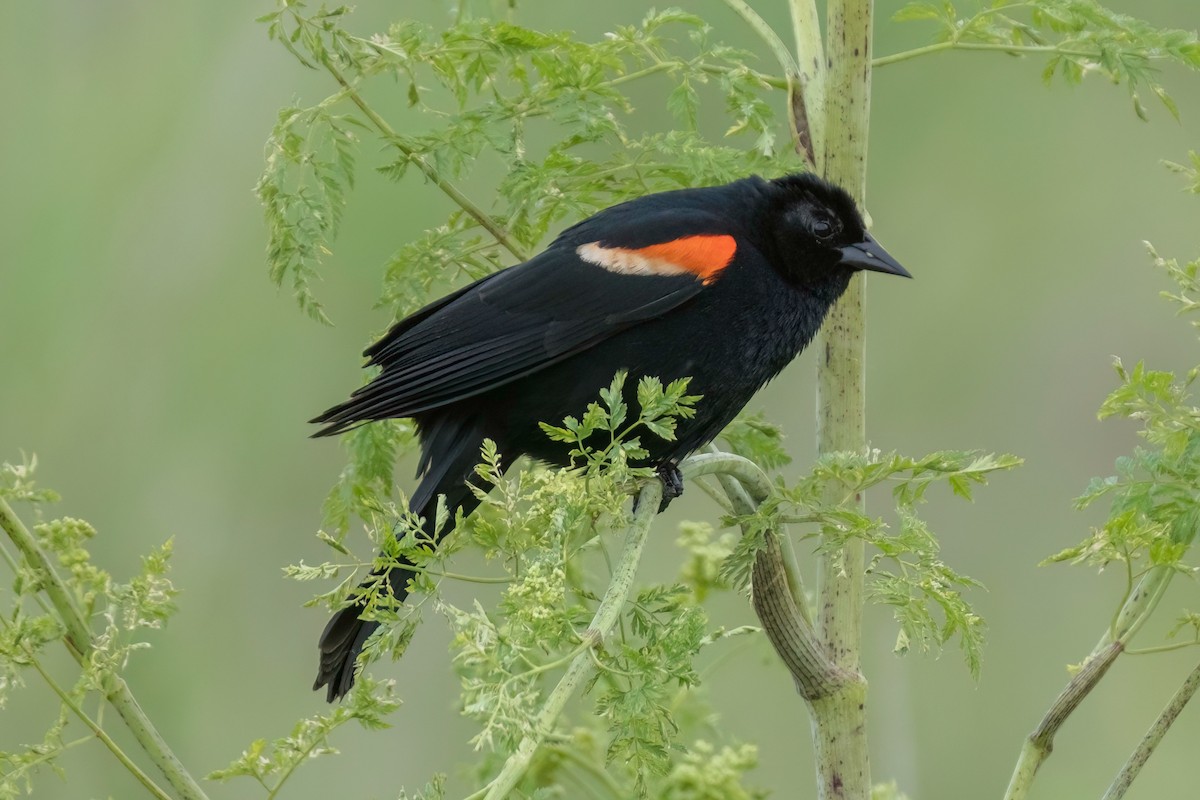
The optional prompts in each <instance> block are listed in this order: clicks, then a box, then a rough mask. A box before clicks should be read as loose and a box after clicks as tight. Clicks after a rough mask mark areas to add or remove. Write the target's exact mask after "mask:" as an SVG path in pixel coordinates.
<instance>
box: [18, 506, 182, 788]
mask: <svg viewBox="0 0 1200 800" xmlns="http://www.w3.org/2000/svg"><path fill="white" fill-rule="evenodd" d="M0 502H4V501H3V500H2V499H0ZM0 625H3V626H4V627H5V628H8V627H9V625H10V623H9V622H8V620H6V619H3V618H0ZM24 649H25V656H26V658H27V659H28V660H29V664H30V666H32V667H33V668H34V670H35V671H36V672H37V673H38V675H41V676H42V680H43V681H45V683H46V685H47V686H49V687H50V689H51V691H53V692H54V693H55V694H56V695H58V699H59V700H61V701H62V704H63V705H64V706H66V707H67V708H68V709H70V711H71V713H72V714H74V715H75V716H76V717H78V718H79V721H80V722H82V723H83V724H84V725H85V726H87V728H88V730H90V731H91V732H92V735H93V736H95V737H96V738H97V739H99V740H100V742H101V744H103V745H104V746H105V747H107V748H108V750H109V752H111V753H112V754H113V756H114V757H115V758H116V759H117V761H119V762H120V763H121V766H123V767H125V769H127V770H129V773H130V774H131V775H133V777H134V778H135V779H137V782H138V783H140V784H142V786H144V787H145V788H146V790H147V791H148V792H150V794H152V795H154V796H155V797H157V798H159V800H171V796H170V795H168V794H167V793H166V792H164V791H163V790H162V789H161V788H160V787H159V786H158V785H157V784H156V783H155V782H154V781H153V780H151V778H150V776H149V775H147V774H146V773H145V772H143V771H142V769H141V767H139V766H138V765H137V764H135V763H134V762H133V759H131V758H130V757H129V756H128V755H127V754H126V753H125V751H124V750H122V749H121V747H120V745H118V744H117V743H116V742H115V741H113V739H112V737H111V736H109V735H108V734H107V733H106V732H105V731H104V729H103V728H102V727H100V725H99V723H97V722H96V721H95V720H93V719H92V718H91V717H90V716H88V714H87V712H86V711H84V710H83V707H82V706H80V705H79V703H78V702H76V700H75V698H73V697H71V695H70V694H69V693H68V692H67V691H66V690H65V689H63V688H62V687H61V686H59V685H58V681H56V680H54V676H53V675H51V674H50V673H49V672H47V671H46V669H45V668H44V667H43V666H42V664H41V662H40V661H39V660H38V658H37V654H36V653H34V651H33V649H32V648H30V647H28V646H26V647H25V648H24Z"/></svg>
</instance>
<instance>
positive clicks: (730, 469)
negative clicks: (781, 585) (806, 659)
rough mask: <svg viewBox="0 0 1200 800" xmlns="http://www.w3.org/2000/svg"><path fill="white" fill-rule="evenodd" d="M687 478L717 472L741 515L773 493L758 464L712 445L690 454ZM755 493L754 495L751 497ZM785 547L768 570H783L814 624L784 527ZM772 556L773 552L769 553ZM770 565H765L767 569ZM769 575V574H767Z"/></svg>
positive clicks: (799, 607) (796, 602)
mask: <svg viewBox="0 0 1200 800" xmlns="http://www.w3.org/2000/svg"><path fill="white" fill-rule="evenodd" d="M680 472H682V473H683V475H684V477H685V478H688V479H694V478H697V477H699V476H701V475H705V474H715V475H716V476H717V479H718V480H719V481H720V482H721V488H722V489H724V491H725V494H726V496H727V497H728V498H729V502H730V504H731V505H732V506H733V510H734V511H735V512H737V513H738V514H753V513H754V511H755V509H756V508H757V507H758V505H759V504H760V503H761V502H762V501H763V500H765V499H766V498H767V497H768V496H769V495H770V493H771V481H770V479H769V478H767V476H766V473H764V472H763V471H762V469H760V468H759V466H758V465H757V464H755V463H754V462H753V461H750V460H749V459H746V458H742V457H741V456H739V455H736V454H734V453H725V452H722V451H721V450H720V449H718V448H717V446H716V445H712V444H710V445H709V446H708V452H706V453H703V454H698V455H693V456H690V457H689V458H687V459H685V460H684V462H683V463H682V464H681V465H680ZM751 495H753V496H751ZM776 538H777V539H778V542H779V547H780V549H781V551H782V552H781V554H780V561H779V562H778V564H777V567H776V566H774V565H773V566H771V567H770V568H769V569H766V572H767V573H773V572H775V571H776V569H777V568H778V570H781V571H782V574H783V575H784V577H785V579H786V582H787V590H788V593H789V594H790V595H791V599H792V605H793V606H794V607H795V609H796V612H797V613H798V614H799V615H800V618H801V622H803V623H804V624H805V625H807V626H808V628H810V629H811V628H812V627H813V622H812V615H811V614H810V613H809V609H808V597H807V595H806V593H805V591H804V578H803V576H802V575H801V574H800V566H799V564H798V563H797V561H796V551H795V548H794V547H793V546H792V539H791V537H790V536H788V535H787V531H786V530H783V529H781V530H780V531H778V536H777V537H776ZM766 557H767V558H771V556H770V555H767V556H766ZM765 566H766V565H764V568H765ZM764 577H765V575H764Z"/></svg>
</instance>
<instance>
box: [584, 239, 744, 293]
mask: <svg viewBox="0 0 1200 800" xmlns="http://www.w3.org/2000/svg"><path fill="white" fill-rule="evenodd" d="M736 252H737V241H736V240H735V239H734V238H733V237H732V236H728V235H726V234H700V235H696V236H681V237H680V238H678V239H672V240H671V241H669V242H663V243H662V244H652V245H649V246H647V247H638V248H626V247H602V246H601V245H600V243H599V242H591V243H589V244H584V245H580V246H579V247H578V248H577V249H576V253H578V254H579V257H580V258H582V259H583V260H584V261H587V262H588V263H590V264H595V265H596V266H599V267H603V268H604V269H607V270H609V271H610V272H617V273H621V274H623V275H687V274H690V275H694V276H696V277H697V278H699V279H700V280H702V281H703V282H704V283H705V284H709V283H712V282H713V281H714V280H716V279H717V276H718V275H720V273H721V270H723V269H725V268H726V267H727V266H729V262H731V261H733V256H734V254H735V253H736Z"/></svg>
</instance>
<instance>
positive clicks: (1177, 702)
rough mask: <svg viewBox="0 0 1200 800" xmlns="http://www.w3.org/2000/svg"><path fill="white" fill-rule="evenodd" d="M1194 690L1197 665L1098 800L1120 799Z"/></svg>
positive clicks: (1198, 682)
mask: <svg viewBox="0 0 1200 800" xmlns="http://www.w3.org/2000/svg"><path fill="white" fill-rule="evenodd" d="M1197 689H1200V664H1198V665H1196V668H1195V669H1193V670H1192V671H1191V673H1190V674H1189V675H1188V676H1187V679H1186V680H1184V682H1183V685H1182V686H1180V687H1179V689H1178V691H1176V692H1175V695H1174V696H1173V697H1172V698H1171V700H1170V701H1169V702H1168V703H1167V705H1166V707H1165V708H1163V710H1162V712H1161V713H1160V714H1159V715H1158V718H1157V719H1156V720H1154V724H1153V725H1151V726H1150V729H1149V730H1148V731H1146V735H1145V736H1143V737H1142V741H1141V742H1139V743H1138V746H1137V748H1136V749H1135V750H1134V751H1133V753H1132V754H1131V755H1130V756H1129V760H1128V761H1126V762H1125V764H1124V765H1123V766H1122V767H1121V770H1120V771H1119V772H1118V773H1117V777H1116V778H1114V779H1113V782H1112V785H1111V786H1109V787H1108V791H1107V792H1105V793H1104V797H1103V798H1102V799H1101V800H1121V798H1122V797H1124V796H1125V792H1126V791H1128V790H1129V787H1130V785H1131V784H1132V783H1133V781H1134V779H1135V778H1137V776H1138V773H1139V772H1141V771H1142V767H1144V766H1145V765H1146V762H1147V761H1149V760H1150V756H1151V755H1152V754H1153V753H1154V749H1155V748H1156V747H1158V744H1159V742H1161V741H1162V740H1163V737H1164V736H1166V735H1167V731H1168V730H1170V729H1171V725H1172V724H1174V722H1175V719H1176V718H1177V717H1178V716H1179V713H1180V712H1181V711H1183V707H1184V706H1186V705H1187V704H1188V701H1189V700H1191V699H1192V696H1193V695H1194V694H1196V690H1197Z"/></svg>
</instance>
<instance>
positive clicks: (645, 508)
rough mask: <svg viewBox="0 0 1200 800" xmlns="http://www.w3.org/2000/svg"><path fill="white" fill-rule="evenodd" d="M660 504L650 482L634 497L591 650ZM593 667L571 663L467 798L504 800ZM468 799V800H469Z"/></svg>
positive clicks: (612, 617) (614, 615)
mask: <svg viewBox="0 0 1200 800" xmlns="http://www.w3.org/2000/svg"><path fill="white" fill-rule="evenodd" d="M661 501H662V483H661V482H660V481H657V480H651V481H649V482H648V483H647V484H646V485H645V486H644V487H642V490H641V492H640V493H639V494H638V510H637V513H636V514H634V517H633V523H632V524H631V525H630V527H629V532H628V533H627V534H626V535H625V546H624V548H623V549H622V550H621V556H620V558H619V559H618V560H617V562H616V564H615V565H614V567H613V576H612V580H611V581H610V582H609V584H608V590H607V591H606V592H605V593H604V597H603V598H602V599H601V600H600V605H599V606H598V607H597V608H596V613H595V615H594V616H593V617H592V622H591V624H590V625H589V626H588V629H587V631H586V632H585V633H584V635H583V639H584V640H585V642H587V643H588V644H589V645H590V647H595V646H598V645H599V644H601V643H602V642H603V641H604V637H605V636H607V635H608V633H609V632H610V631H611V630H612V629H613V627H614V626H615V625H616V624H617V620H619V619H620V616H621V611H622V609H623V608H624V607H625V602H626V600H628V598H629V593H630V591H631V590H632V589H633V579H634V577H635V576H636V574H637V568H638V564H639V563H640V562H641V558H642V549H643V548H644V547H645V545H646V539H647V538H648V537H649V534H650V523H651V522H652V521H653V519H654V516H655V515H656V514H657V512H658V506H659V503H660V502H661ZM594 670H595V664H594V662H593V661H592V658H591V655H590V654H589V653H588V652H582V653H580V654H579V655H577V656H575V658H574V659H572V660H571V663H570V665H568V666H567V670H566V672H565V673H564V674H563V676H562V678H560V679H559V681H558V684H557V685H556V686H555V687H554V688H553V689H552V690H551V691H550V694H549V695H547V696H546V700H545V702H544V703H543V704H542V708H541V710H540V711H539V712H538V715H537V716H536V717H535V718H534V720H533V724H532V726H531V729H530V731H529V733H527V734H525V736H524V737H523V738H522V739H521V742H520V744H518V745H517V749H516V750H515V751H513V754H512V755H510V756H509V757H508V760H507V761H505V762H504V766H503V767H502V768H501V770H500V774H499V775H497V776H496V777H495V779H493V780H492V781H491V783H489V784H488V785H487V786H486V787H484V788H483V789H481V790H480V791H478V792H476V793H475V794H473V795H471V798H476V797H483V798H486V800H501V798H505V797H508V794H509V792H510V791H512V790H513V788H514V787H515V786H516V785H517V784H518V783H519V782H520V781H521V778H522V777H524V775H525V773H526V772H527V771H528V770H529V766H530V764H531V763H532V762H533V757H534V755H535V754H536V753H537V749H538V747H539V746H541V744H542V742H543V741H545V739H546V737H547V736H548V735H549V734H550V732H551V731H553V729H554V725H555V723H556V722H557V721H558V718H559V716H560V715H561V714H562V712H563V709H564V708H566V705H567V701H568V700H570V699H571V697H572V696H574V694H575V692H576V690H578V689H579V687H580V686H581V685H582V684H583V683H584V682H586V681H587V679H588V678H589V677H591V675H592V673H593V671H594ZM468 800H470V798H469V799H468Z"/></svg>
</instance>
